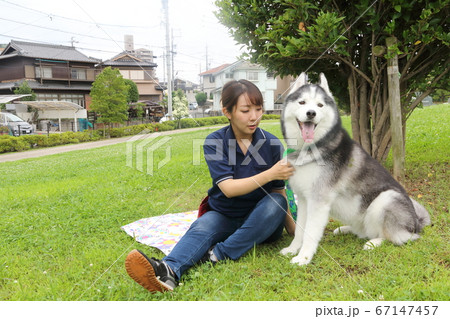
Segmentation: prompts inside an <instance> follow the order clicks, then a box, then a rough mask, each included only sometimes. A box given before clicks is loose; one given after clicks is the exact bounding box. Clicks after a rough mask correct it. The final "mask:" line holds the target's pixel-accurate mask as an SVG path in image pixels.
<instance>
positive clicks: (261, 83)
mask: <svg viewBox="0 0 450 319" xmlns="http://www.w3.org/2000/svg"><path fill="white" fill-rule="evenodd" d="M200 76H201V77H202V78H203V85H204V89H203V90H204V92H206V93H207V94H208V96H209V97H210V98H211V95H212V100H213V106H212V109H211V111H212V113H213V114H220V113H221V105H220V97H221V93H222V87H223V85H224V84H225V83H227V82H228V81H230V80H240V79H246V80H249V81H251V82H253V83H254V84H255V85H256V86H257V87H258V88H259V90H260V91H261V93H262V95H263V97H264V109H265V111H266V112H267V113H280V108H281V104H282V100H283V98H284V96H285V92H287V91H288V88H289V85H290V83H291V78H290V77H285V78H284V79H281V78H279V77H274V76H273V74H271V73H269V72H267V70H266V69H265V68H263V67H262V66H260V65H258V64H254V63H250V62H249V61H245V60H240V61H237V62H235V63H233V64H223V65H221V66H219V67H217V68H214V69H211V70H208V71H205V72H203V73H201V74H200Z"/></svg>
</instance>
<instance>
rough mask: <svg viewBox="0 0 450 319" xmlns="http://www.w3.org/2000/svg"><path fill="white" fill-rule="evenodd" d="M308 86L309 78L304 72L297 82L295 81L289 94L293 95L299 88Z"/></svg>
mask: <svg viewBox="0 0 450 319" xmlns="http://www.w3.org/2000/svg"><path fill="white" fill-rule="evenodd" d="M306 84H308V76H307V75H306V73H305V72H302V74H300V75H299V77H298V78H297V80H295V82H294V85H293V86H292V88H291V91H290V92H289V94H291V93H292V92H294V91H295V90H297V89H298V88H299V87H301V86H303V85H306Z"/></svg>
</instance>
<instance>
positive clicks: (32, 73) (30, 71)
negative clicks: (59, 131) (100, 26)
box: [0, 40, 100, 108]
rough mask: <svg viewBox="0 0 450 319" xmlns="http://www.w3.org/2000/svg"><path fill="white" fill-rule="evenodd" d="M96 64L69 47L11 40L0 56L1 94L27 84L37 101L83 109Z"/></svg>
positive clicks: (87, 103) (86, 102) (93, 59)
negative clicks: (76, 105)
mask: <svg viewBox="0 0 450 319" xmlns="http://www.w3.org/2000/svg"><path fill="white" fill-rule="evenodd" d="M99 62H100V60H98V59H95V58H91V57H88V56H86V55H84V54H83V53H81V52H79V51H78V50H76V49H75V48H74V47H71V46H63V45H53V44H43V43H32V42H24V41H16V40H12V41H11V42H10V43H9V44H8V45H7V46H6V47H5V49H4V50H3V51H2V52H1V53H0V94H12V93H13V92H14V90H15V89H16V88H18V87H20V86H21V84H22V83H23V82H24V81H27V82H28V84H29V86H30V87H31V89H32V90H33V91H34V92H35V93H36V98H37V101H68V102H73V103H76V104H78V105H80V106H82V107H84V108H86V107H88V106H89V103H90V100H91V99H90V96H89V93H90V90H91V85H92V82H93V81H94V80H95V76H96V69H95V66H96V64H98V63H99Z"/></svg>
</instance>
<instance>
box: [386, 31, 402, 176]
mask: <svg viewBox="0 0 450 319" xmlns="http://www.w3.org/2000/svg"><path fill="white" fill-rule="evenodd" d="M396 43H397V39H396V38H394V37H390V38H387V39H386V46H387V48H388V51H389V50H390V47H391V46H394V45H395V44H396ZM387 73H388V88H389V111H390V119H391V122H390V124H391V136H392V138H391V139H392V157H393V166H394V167H393V176H394V178H395V179H396V180H397V181H400V182H401V181H403V180H404V177H405V151H404V140H403V128H402V126H403V119H402V108H401V105H400V79H399V74H400V73H399V70H398V56H397V54H395V55H393V56H392V57H391V58H389V59H388V68H387Z"/></svg>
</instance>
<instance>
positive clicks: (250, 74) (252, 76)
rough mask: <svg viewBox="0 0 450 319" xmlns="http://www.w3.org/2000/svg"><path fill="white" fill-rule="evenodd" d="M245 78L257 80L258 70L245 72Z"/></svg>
mask: <svg viewBox="0 0 450 319" xmlns="http://www.w3.org/2000/svg"><path fill="white" fill-rule="evenodd" d="M247 80H249V81H258V72H247Z"/></svg>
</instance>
